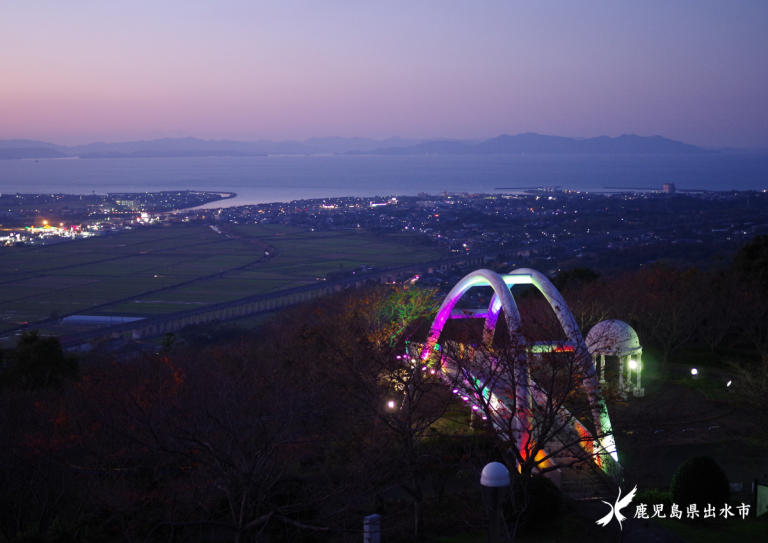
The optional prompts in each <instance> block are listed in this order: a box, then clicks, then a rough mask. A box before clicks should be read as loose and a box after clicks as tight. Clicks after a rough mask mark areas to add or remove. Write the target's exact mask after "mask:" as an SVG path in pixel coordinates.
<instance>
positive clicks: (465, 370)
mask: <svg viewBox="0 0 768 543" xmlns="http://www.w3.org/2000/svg"><path fill="white" fill-rule="evenodd" d="M514 285H533V286H534V287H536V288H537V289H538V290H539V291H540V292H541V293H542V294H543V295H544V297H545V298H546V300H547V302H549V305H550V306H551V307H552V309H553V311H554V313H555V315H556V316H557V319H558V321H559V326H560V327H562V330H563V332H564V334H565V337H567V341H565V342H563V341H561V342H550V343H547V344H541V343H537V344H532V343H529V342H526V339H525V337H523V332H522V326H521V324H522V322H521V316H520V312H519V311H518V308H517V304H516V302H515V299H514V297H513V296H512V293H511V291H510V288H511V287H512V286H514ZM481 286H482V287H491V288H492V289H493V296H492V297H491V299H490V303H489V306H488V309H487V310H456V309H455V308H456V304H457V303H458V302H459V300H460V299H461V298H462V297H463V296H464V295H465V294H466V293H467V292H468V291H469V290H470V289H471V288H473V287H481ZM501 313H503V314H504V321H505V322H506V325H507V328H508V330H507V331H508V333H509V338H510V339H511V341H512V343H516V344H517V345H518V346H519V347H520V348H519V349H517V350H515V351H514V352H516V353H517V354H516V355H514V356H512V357H506V358H505V359H504V360H503V361H502V360H501V359H498V360H491V361H490V364H492V365H493V364H507V365H509V364H511V365H513V366H514V367H513V368H509V367H506V368H505V369H506V370H508V371H506V373H505V375H507V376H511V377H506V378H501V379H491V378H490V377H489V376H488V372H486V373H485V374H482V373H483V372H482V370H476V369H473V366H471V365H469V366H467V365H464V366H461V367H459V365H458V364H457V363H456V360H455V357H453V358H452V355H451V353H449V352H447V351H448V349H443V345H441V343H440V339H441V334H442V332H443V328H444V327H445V325H446V323H447V322H448V320H449V319H452V318H480V319H484V327H483V334H482V340H481V342H482V343H481V344H478V345H476V346H471V345H469V346H465V345H461V346H460V347H461V349H462V350H463V351H472V352H476V353H479V352H480V351H482V352H483V353H484V354H483V355H482V356H485V357H489V356H491V357H492V356H493V355H492V354H490V355H489V354H488V353H493V349H492V344H493V340H494V334H495V331H496V326H497V324H498V323H499V316H500V315H501ZM478 347H484V349H481V348H478ZM418 348H419V349H420V354H419V357H420V358H419V359H420V361H421V363H420V365H423V366H424V367H426V365H428V364H433V365H436V366H437V365H439V367H440V369H441V371H442V375H443V376H444V377H445V378H446V379H447V380H448V381H450V382H453V383H457V382H458V383H462V382H463V383H464V385H465V386H463V387H462V386H461V385H459V387H460V388H455V389H454V393H457V394H462V396H463V399H464V400H465V401H468V402H469V403H470V404H472V408H473V409H475V410H478V409H480V407H479V406H481V405H483V402H486V404H485V405H490V403H493V404H494V405H496V406H497V407H498V409H494V410H493V412H492V413H490V414H489V416H490V417H491V419H492V420H491V422H492V423H493V424H494V425H495V426H497V427H500V426H501V424H502V422H503V421H502V420H501V418H502V417H505V418H507V421H506V422H510V421H511V422H512V424H513V426H514V427H515V428H516V430H515V439H516V441H517V443H516V444H515V445H516V446H517V448H518V450H519V451H520V454H521V455H523V456H522V457H523V458H524V457H525V456H524V455H526V454H535V455H536V457H535V459H536V463H537V465H540V466H548V465H549V466H552V465H553V462H552V456H553V455H548V454H547V452H546V451H544V450H542V449H540V448H536V449H533V453H531V451H532V449H531V447H530V446H529V445H530V443H531V442H532V441H535V440H536V439H539V437H540V436H537V435H534V434H535V433H536V431H537V430H536V429H535V427H534V425H533V424H532V421H533V417H534V414H533V410H532V409H531V408H529V406H532V405H533V403H534V402H535V403H536V404H538V405H539V406H541V405H542V404H543V403H546V402H547V401H550V400H551V397H548V395H547V391H546V390H543V389H542V388H541V387H539V386H538V385H537V383H536V382H534V381H533V380H532V375H531V371H530V368H529V365H530V360H531V359H532V357H535V356H536V355H537V353H539V354H540V353H545V352H553V351H561V350H565V351H569V353H570V356H572V357H573V360H574V362H575V365H574V368H576V369H575V370H574V371H578V373H579V379H580V383H581V384H583V387H584V389H585V392H586V396H587V398H588V401H589V405H590V411H591V417H592V422H593V423H594V429H595V430H594V431H590V430H588V429H587V428H586V427H585V426H584V425H583V424H581V423H580V422H579V421H578V420H576V418H575V417H573V416H572V415H571V414H570V413H569V412H568V411H567V410H566V409H565V408H562V409H561V411H559V412H558V414H557V421H556V423H557V424H559V425H561V428H560V430H563V429H565V430H568V431H569V432H570V433H571V434H572V435H577V434H578V436H580V438H579V439H577V440H576V441H577V442H579V444H580V446H581V447H582V449H584V450H585V451H586V452H587V453H589V454H588V456H589V458H591V459H592V460H593V461H594V462H595V463H596V464H597V465H598V466H599V467H600V468H602V469H603V470H604V471H606V472H607V473H609V474H614V473H616V472H617V471H618V470H620V469H621V468H620V465H619V464H618V456H617V454H616V447H615V444H614V440H613V436H612V433H611V422H610V418H609V416H608V410H607V407H606V404H605V402H604V400H603V398H602V395H601V391H600V385H599V381H598V378H597V375H596V372H595V364H594V360H593V358H592V356H591V355H590V353H589V351H588V350H587V346H586V344H585V342H584V338H583V337H582V334H581V331H580V330H579V327H578V325H577V323H576V320H575V319H574V317H573V314H572V313H571V311H570V309H568V306H567V305H566V303H565V300H564V299H563V297H562V296H561V295H560V293H559V292H558V290H557V289H556V288H555V286H554V285H553V284H552V283H551V282H550V281H549V279H547V278H546V277H545V276H544V275H543V274H541V273H539V272H537V271H535V270H532V269H519V270H515V271H512V272H510V273H508V274H502V275H500V274H497V273H496V272H493V271H491V270H477V271H474V272H472V273H470V274H468V275H467V276H465V277H464V278H463V279H461V281H459V282H458V284H457V285H456V286H455V287H454V288H453V289H452V290H451V291H450V293H449V294H448V296H447V297H446V298H445V300H444V301H443V303H442V305H441V306H440V309H439V310H438V313H437V316H436V317H435V320H434V322H433V324H432V326H431V328H430V331H429V335H428V337H427V341H426V343H425V344H423V346H419V347H418ZM414 354H415V353H414ZM470 356H481V355H480V354H472V355H470ZM485 367H492V366H485ZM497 367H498V366H497ZM510 370H511V371H510ZM478 383H480V385H478ZM481 412H482V411H481ZM578 436H577V437H578ZM550 437H551V436H550ZM545 446H546V445H545Z"/></svg>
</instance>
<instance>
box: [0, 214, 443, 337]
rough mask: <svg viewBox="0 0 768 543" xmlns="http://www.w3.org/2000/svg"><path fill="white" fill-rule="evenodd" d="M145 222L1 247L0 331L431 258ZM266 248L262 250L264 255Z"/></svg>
mask: <svg viewBox="0 0 768 543" xmlns="http://www.w3.org/2000/svg"><path fill="white" fill-rule="evenodd" d="M218 228H219V229H220V231H221V233H218V232H216V231H214V230H213V229H212V228H210V227H209V226H207V225H174V226H172V227H170V228H168V227H146V228H140V229H137V230H133V231H126V232H120V233H116V234H112V235H108V236H101V237H96V238H90V239H86V240H78V241H72V242H65V243H59V244H56V245H50V246H44V247H17V248H4V249H0V333H2V331H3V330H7V329H9V328H11V327H14V326H17V325H18V324H21V323H24V322H33V321H36V320H39V319H44V318H48V317H52V316H61V315H67V314H72V313H75V312H77V313H80V314H84V313H85V314H91V313H93V314H102V315H129V316H150V315H157V314H163V313H171V312H175V311H184V310H187V309H191V308H193V307H200V306H204V305H207V304H212V303H219V302H224V301H228V300H233V299H237V298H242V297H244V296H250V295H254V294H261V293H268V292H274V291H278V290H281V289H285V288H290V287H296V286H301V285H306V284H310V283H316V282H317V281H318V278H320V279H322V278H323V277H325V275H326V274H327V273H328V272H330V271H339V270H342V269H343V270H347V271H351V270H352V269H353V268H355V267H357V266H361V265H367V266H379V267H385V266H397V265H407V264H409V263H415V262H424V261H429V260H434V259H437V258H439V254H438V253H437V252H436V251H435V250H433V249H431V248H423V247H418V246H416V245H415V244H414V243H413V239H412V238H409V237H402V236H382V235H378V234H377V235H374V234H371V233H367V232H364V231H361V230H332V231H325V232H308V231H306V230H301V229H297V228H291V227H287V226H281V225H221V226H218ZM265 253H270V254H269V255H266V254H265Z"/></svg>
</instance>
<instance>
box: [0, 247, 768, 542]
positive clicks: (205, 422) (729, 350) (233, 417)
mask: <svg viewBox="0 0 768 543" xmlns="http://www.w3.org/2000/svg"><path fill="white" fill-rule="evenodd" d="M766 255H768V240H766V239H765V238H761V237H758V238H756V239H755V240H754V241H753V242H752V243H751V244H750V245H749V246H748V247H746V248H745V249H743V250H742V251H741V252H739V253H738V255H737V256H736V258H735V260H734V262H733V264H732V265H731V266H730V267H729V268H727V269H721V270H715V271H708V272H706V273H705V272H699V271H697V270H695V269H688V270H684V269H677V268H671V267H665V266H663V265H659V266H656V267H653V268H647V269H643V270H641V271H639V272H637V273H634V274H630V275H624V276H620V277H616V278H612V279H601V278H599V277H598V276H596V275H595V274H593V273H590V272H588V271H584V270H581V271H579V270H577V271H573V272H569V273H568V274H565V275H562V276H561V277H560V278H559V284H560V286H561V287H562V289H563V291H564V294H565V296H566V298H567V299H568V302H569V304H570V305H571V308H572V310H573V311H574V314H575V315H576V317H577V319H579V320H580V324H581V326H582V331H583V332H584V333H586V332H587V331H588V330H589V328H590V327H591V326H592V325H594V324H595V323H596V322H598V321H600V320H603V319H606V318H619V319H622V320H625V321H627V322H629V323H630V324H631V325H632V326H633V327H635V329H636V330H637V332H638V334H639V336H640V338H641V341H642V342H643V345H644V348H645V349H646V350H647V351H648V352H650V353H653V354H654V356H653V357H650V356H649V360H651V358H653V359H655V360H657V361H658V365H659V369H660V370H662V372H663V370H664V368H665V367H666V366H668V365H670V364H671V362H672V361H676V360H680V359H681V358H684V357H685V356H686V353H687V352H689V351H690V349H693V348H697V349H699V350H700V351H699V352H702V351H701V350H702V349H703V350H704V351H707V352H708V353H709V354H708V355H707V356H699V357H698V358H697V360H698V361H699V362H703V363H704V364H709V365H710V366H711V367H715V368H718V369H719V370H721V371H723V372H727V373H728V375H732V376H733V381H734V389H735V390H738V398H739V402H741V406H742V407H743V409H745V410H746V412H748V413H749V414H750V417H751V420H752V421H754V423H755V424H754V426H753V427H752V428H753V430H754V437H755V439H757V440H764V439H765V435H766V434H768V400H766V398H768V394H767V392H768V390H766V386H768V385H767V383H768V267H766V260H767V259H766ZM480 296H482V293H481V294H480ZM518 299H519V301H520V306H521V311H523V312H524V313H525V314H527V315H529V316H532V317H534V318H532V319H529V320H531V321H532V322H538V323H540V324H541V323H543V322H544V321H546V320H547V319H550V318H551V315H548V314H546V311H544V309H543V307H544V306H543V305H542V304H541V300H540V299H538V298H537V297H535V296H531V295H527V294H525V293H523V294H522V295H521V296H519V297H518ZM438 303H439V300H437V298H436V296H435V293H434V292H433V291H429V290H420V289H416V288H411V289H403V288H400V287H397V288H395V287H393V288H387V289H378V290H368V291H358V292H355V293H353V294H345V293H342V294H340V295H339V296H338V297H336V298H333V299H324V300H322V301H318V302H316V303H314V304H308V305H305V306H302V307H299V308H296V309H293V310H290V311H288V312H286V313H284V314H282V315H280V316H278V317H277V318H276V319H275V320H274V321H272V322H270V323H268V324H266V325H264V326H262V327H261V328H259V329H257V330H253V331H245V330H239V331H238V330H237V329H236V328H233V327H229V328H226V329H224V330H223V331H222V330H221V329H218V331H217V333H208V334H204V333H200V334H189V333H187V334H185V335H180V337H178V338H177V337H168V338H167V340H166V342H165V344H164V347H163V348H162V349H161V350H160V351H158V352H156V353H149V354H147V353H146V352H145V353H142V354H140V355H132V356H127V355H119V354H115V353H110V354H98V353H91V354H89V355H88V356H87V357H86V358H82V359H80V360H74V359H72V358H70V357H69V356H68V355H66V354H65V353H63V352H62V350H61V348H60V346H59V345H58V342H57V340H56V339H51V338H45V337H41V336H40V335H39V334H37V333H36V332H34V331H33V332H26V333H24V334H23V335H21V336H19V340H18V345H17V348H16V349H15V350H7V351H2V352H0V355H1V356H2V358H1V359H0V368H2V373H1V375H0V377H1V379H2V380H1V385H2V388H1V389H0V436H2V447H0V541H2V542H14V543H21V542H46V543H48V542H50V543H53V542H57V543H58V542H69V541H78V542H80V541H83V542H102V541H104V542H106V541H126V542H138V541H177V542H181V541H190V542H198V541H217V542H218V541H236V542H249V541H272V542H278V541H360V540H362V518H363V517H364V516H366V515H369V514H373V513H378V514H381V515H382V517H383V521H382V526H383V529H384V535H385V540H386V541H412V540H414V538H420V539H424V540H430V539H436V538H450V537H452V536H455V535H456V534H458V533H476V532H478V531H482V529H483V527H484V525H485V522H486V511H485V509H484V506H483V504H482V500H481V498H480V493H479V486H478V480H479V472H480V470H481V469H482V466H484V465H485V464H486V463H487V462H489V461H504V460H505V458H506V456H507V455H506V454H505V451H507V450H508V445H507V444H505V443H504V442H502V441H500V440H499V439H498V438H497V435H496V434H495V431H494V430H493V428H491V427H489V426H488V425H486V424H484V423H483V422H482V421H479V420H477V419H475V420H472V419H471V418H470V416H469V414H468V412H467V409H466V408H465V406H464V405H462V402H461V401H460V399H458V398H457V396H456V395H454V394H451V389H450V387H448V386H446V384H444V383H443V382H441V381H439V380H437V379H436V378H435V379H430V378H429V377H426V378H424V377H423V376H422V377H417V376H416V375H415V373H414V371H413V368H412V367H411V365H410V364H409V363H408V361H407V360H406V358H405V357H404V354H405V353H406V343H407V342H408V341H423V340H424V338H425V337H426V331H427V326H428V325H429V323H430V322H431V318H432V317H433V315H434V311H435V309H436V307H437V304H438ZM196 337H197V338H199V339H198V340H196V339H195V338H196ZM222 340H224V341H222ZM649 363H650V362H649ZM402 396H405V397H406V398H407V400H408V401H407V406H406V407H407V408H405V407H403V408H398V409H392V407H391V406H392V404H391V403H390V402H391V401H393V398H396V397H402ZM403 405H404V406H405V405H406V402H405V401H403ZM611 408H612V409H620V408H621V405H618V404H617V405H615V406H611ZM615 429H616V431H617V432H618V431H620V428H615ZM760 432H762V437H760ZM510 467H512V466H510ZM631 467H632V466H631V465H629V466H627V468H628V469H630V470H631ZM534 471H535V470H534ZM514 479H515V481H514V483H513V492H512V496H513V497H515V499H514V500H510V501H509V502H508V505H507V510H506V514H507V521H508V526H509V534H510V535H512V534H517V535H521V536H522V537H528V536H531V537H532V534H537V536H536V537H538V536H539V535H540V534H542V533H545V534H546V533H551V534H553V537H554V538H556V539H558V540H574V539H573V537H575V536H579V537H581V538H582V539H585V538H589V539H590V540H593V541H600V540H601V538H603V540H609V538H610V537H613V535H611V534H612V532H609V531H607V530H603V531H600V530H599V529H597V528H596V527H595V526H594V523H591V522H583V521H579V520H578V510H577V508H576V507H575V506H574V504H573V503H572V502H569V501H568V500H566V499H564V498H563V496H562V495H561V494H560V492H559V491H558V490H557V489H556V488H555V487H554V485H552V484H551V483H550V481H549V480H548V479H545V478H543V477H542V476H540V475H530V474H525V475H522V476H517V477H515V478H514ZM558 519H559V520H558ZM563 519H570V520H567V525H564V524H563V522H564V520H563ZM574 530H577V531H578V534H574ZM526 534H528V536H526ZM443 540H444V541H449V540H450V539H443ZM532 540H535V538H534V539H532ZM576 540H578V537H577V538H576Z"/></svg>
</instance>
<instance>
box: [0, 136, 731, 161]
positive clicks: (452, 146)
mask: <svg viewBox="0 0 768 543" xmlns="http://www.w3.org/2000/svg"><path fill="white" fill-rule="evenodd" d="M21 149H28V150H27V151H20V150H21ZM29 149H38V150H37V151H31V150H29ZM40 149H50V150H54V151H58V152H59V153H60V154H58V155H57V154H53V153H51V154H48V155H46V156H43V155H38V156H32V155H33V154H34V153H43V154H45V153H44V152H43V151H40ZM0 150H4V153H3V154H4V155H5V158H57V157H61V156H63V155H66V156H79V157H82V158H158V157H203V156H261V155H317V154H349V155H361V154H370V155H430V154H438V155H502V154H702V153H715V152H718V151H715V150H709V149H702V148H701V147H696V146H695V145H688V144H686V143H682V142H679V141H674V140H671V139H667V138H664V137H661V136H651V137H643V136H636V135H627V134H625V135H623V136H619V137H617V138H610V137H608V136H600V137H597V138H589V139H575V138H565V137H560V136H542V135H540V134H532V133H527V134H518V135H517V136H509V135H506V134H505V135H502V136H498V137H496V138H491V139H489V140H485V141H482V142H473V141H461V140H459V141H457V140H414V139H403V138H389V139H386V140H374V139H370V138H342V137H324V138H310V139H308V140H306V141H292V140H286V141H270V140H259V141H235V140H201V139H197V138H164V139H157V140H148V141H130V142H121V143H102V142H97V143H89V144H86V145H75V146H71V147H67V146H64V145H56V144H53V143H47V142H42V141H35V140H4V141H0ZM61 153H63V155H62V154H61Z"/></svg>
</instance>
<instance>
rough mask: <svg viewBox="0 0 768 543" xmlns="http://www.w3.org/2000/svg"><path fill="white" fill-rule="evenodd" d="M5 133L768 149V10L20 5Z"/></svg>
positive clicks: (4, 76)
mask: <svg viewBox="0 0 768 543" xmlns="http://www.w3.org/2000/svg"><path fill="white" fill-rule="evenodd" d="M0 51H1V52H2V54H0V139H11V138H30V139H40V140H47V141H54V142H56V143H63V144H76V143H87V142H92V141H108V142H110V141H126V140H135V139H154V138H161V137H186V136H194V137H199V138H204V139H225V138H227V139H239V140H255V139H306V138H309V137H312V136H331V135H337V136H346V137H351V136H363V137H372V138H386V137H389V136H394V135H397V136H402V137H415V138H433V137H447V138H473V139H474V138H488V137H493V136H497V135H499V134H502V133H508V134H517V133H520V132H529V131H530V132H538V133H541V134H555V135H562V136H573V137H593V136H599V135H609V136H618V135H620V134H623V133H634V134H640V135H644V136H650V135H655V134H660V135H663V136H666V137H669V138H673V139H678V140H682V141H685V142H688V143H693V144H697V145H705V146H734V147H768V2H766V1H765V0H729V1H723V0H643V1H642V2H618V1H616V0H582V1H578V2H575V1H573V0H525V1H522V0H482V1H471V0H464V1H454V0H407V1H401V0H387V1H364V0H279V1H278V0H271V1H268V0H217V1H213V0H126V1H104V0H71V1H67V2H62V1H60V0H7V1H5V2H3V6H2V16H1V17H0Z"/></svg>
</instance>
